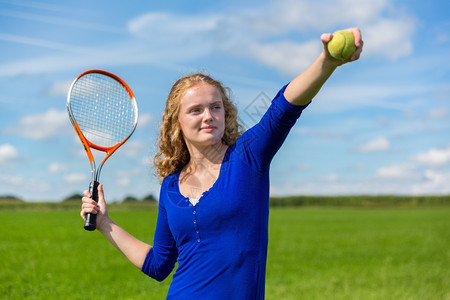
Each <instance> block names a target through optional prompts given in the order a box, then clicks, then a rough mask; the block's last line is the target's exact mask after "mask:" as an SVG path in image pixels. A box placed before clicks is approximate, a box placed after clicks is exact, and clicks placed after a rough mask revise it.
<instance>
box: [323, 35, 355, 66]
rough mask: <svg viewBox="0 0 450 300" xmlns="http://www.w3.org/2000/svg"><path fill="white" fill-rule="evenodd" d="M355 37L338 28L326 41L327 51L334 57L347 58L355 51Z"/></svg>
mask: <svg viewBox="0 0 450 300" xmlns="http://www.w3.org/2000/svg"><path fill="white" fill-rule="evenodd" d="M355 50H356V46H355V39H354V38H353V34H352V33H351V32H349V31H345V30H339V31H336V32H335V33H333V38H332V39H331V41H330V42H329V43H328V51H329V52H330V54H331V56H333V57H334V58H336V59H342V60H345V59H349V58H350V57H351V56H352V54H353V52H355Z"/></svg>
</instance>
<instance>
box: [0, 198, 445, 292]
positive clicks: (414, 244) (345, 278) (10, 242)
mask: <svg viewBox="0 0 450 300" xmlns="http://www.w3.org/2000/svg"><path fill="white" fill-rule="evenodd" d="M110 214H111V216H112V217H113V218H114V219H115V220H116V221H117V222H118V223H119V224H121V225H122V227H124V228H125V229H126V230H128V231H129V232H131V233H132V234H133V235H135V236H136V237H138V238H139V239H142V240H144V241H147V242H149V243H151V242H152V240H153V232H154V227H155V223H156V216H157V211H156V210H142V209H127V210H121V209H118V210H114V209H112V210H111V211H110ZM0 228H1V234H0V257H1V259H0V298H4V299H165V295H166V293H167V289H168V287H169V284H170V278H169V279H167V280H166V281H165V282H162V283H159V282H156V281H154V280H152V279H150V278H148V277H146V276H145V275H144V274H142V273H141V272H140V271H139V270H138V269H136V268H135V267H134V266H132V265H131V264H130V263H129V262H128V261H127V260H126V258H124V257H123V256H122V255H121V254H120V253H119V252H118V251H117V250H116V249H114V248H113V246H111V245H110V244H108V242H107V241H106V240H105V239H104V238H103V237H102V236H101V235H100V234H99V233H98V232H86V231H84V230H83V229H82V220H81V218H80V217H79V215H78V211H77V210H75V209H71V210H67V211H66V210H62V211H54V210H28V211H27V210H25V211H24V210H4V211H1V210H0ZM449 229H450V209H449V208H448V206H446V207H438V208H433V207H429V208H423V207H421V208H408V209H361V208H359V209H356V208H272V209H271V215H270V238H269V239H270V242H269V257H268V265H267V279H266V299H269V300H270V299H450V271H449V270H450V233H449Z"/></svg>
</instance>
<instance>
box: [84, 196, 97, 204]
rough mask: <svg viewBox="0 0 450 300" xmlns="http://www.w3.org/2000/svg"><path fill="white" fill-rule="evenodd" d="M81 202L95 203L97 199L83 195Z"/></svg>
mask: <svg viewBox="0 0 450 300" xmlns="http://www.w3.org/2000/svg"><path fill="white" fill-rule="evenodd" d="M81 202H82V203H95V201H94V200H93V199H92V198H90V197H83V198H81Z"/></svg>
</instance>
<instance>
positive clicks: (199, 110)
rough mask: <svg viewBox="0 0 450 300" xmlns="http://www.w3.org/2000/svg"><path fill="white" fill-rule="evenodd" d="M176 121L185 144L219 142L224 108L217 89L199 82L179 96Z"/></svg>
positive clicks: (201, 144)
mask: <svg viewBox="0 0 450 300" xmlns="http://www.w3.org/2000/svg"><path fill="white" fill-rule="evenodd" d="M178 122H179V124H180V128H181V130H182V132H183V136H184V140H185V142H186V144H187V145H188V146H189V145H192V146H195V147H206V146H211V145H214V144H217V143H221V141H222V137H223V133H224V130H225V110H224V107H223V102H222V96H221V94H220V92H219V90H218V89H217V88H216V87H215V86H212V85H210V84H207V83H203V82H201V83H199V84H197V85H195V86H193V87H192V88H189V89H188V90H187V91H186V93H185V94H184V95H183V96H182V97H181V102H180V111H179V114H178Z"/></svg>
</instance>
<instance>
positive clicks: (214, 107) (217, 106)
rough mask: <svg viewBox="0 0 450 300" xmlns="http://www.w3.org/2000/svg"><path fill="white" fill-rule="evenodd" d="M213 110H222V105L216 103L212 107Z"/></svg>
mask: <svg viewBox="0 0 450 300" xmlns="http://www.w3.org/2000/svg"><path fill="white" fill-rule="evenodd" d="M212 109H213V110H221V109H222V104H220V103H216V104H214V105H213V106H212Z"/></svg>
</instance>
